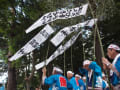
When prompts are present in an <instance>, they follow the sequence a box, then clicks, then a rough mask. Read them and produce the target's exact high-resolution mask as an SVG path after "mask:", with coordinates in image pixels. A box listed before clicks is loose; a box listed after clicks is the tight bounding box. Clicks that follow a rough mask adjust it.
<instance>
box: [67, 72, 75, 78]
mask: <svg viewBox="0 0 120 90" xmlns="http://www.w3.org/2000/svg"><path fill="white" fill-rule="evenodd" d="M73 75H74V73H73V72H72V71H67V78H68V79H71V78H72V77H73Z"/></svg>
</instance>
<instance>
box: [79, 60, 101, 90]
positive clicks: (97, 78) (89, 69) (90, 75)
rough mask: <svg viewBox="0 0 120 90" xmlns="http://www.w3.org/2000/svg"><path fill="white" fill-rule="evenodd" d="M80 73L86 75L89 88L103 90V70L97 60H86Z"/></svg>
mask: <svg viewBox="0 0 120 90" xmlns="http://www.w3.org/2000/svg"><path fill="white" fill-rule="evenodd" d="M80 73H81V74H83V75H85V76H86V84H87V86H88V90H92V89H93V88H94V90H102V71H101V67H100V66H99V65H98V64H97V63H96V62H95V61H90V60H85V61H84V62H83V68H80Z"/></svg>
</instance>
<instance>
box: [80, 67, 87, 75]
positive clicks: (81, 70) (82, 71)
mask: <svg viewBox="0 0 120 90" xmlns="http://www.w3.org/2000/svg"><path fill="white" fill-rule="evenodd" d="M79 71H80V73H81V74H83V75H87V74H88V71H87V70H86V69H84V68H79Z"/></svg>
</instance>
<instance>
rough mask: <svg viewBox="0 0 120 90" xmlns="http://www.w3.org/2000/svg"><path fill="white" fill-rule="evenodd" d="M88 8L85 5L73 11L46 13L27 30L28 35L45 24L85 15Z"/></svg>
mask: <svg viewBox="0 0 120 90" xmlns="http://www.w3.org/2000/svg"><path fill="white" fill-rule="evenodd" d="M87 8H88V4H85V5H83V6H80V7H77V8H73V9H64V10H58V11H55V12H50V13H46V14H45V15H43V16H42V17H41V18H40V19H38V20H37V21H36V22H35V23H34V24H33V25H31V26H30V27H29V28H28V29H27V30H26V33H29V32H31V31H32V30H34V29H36V28H38V27H40V26H42V25H44V24H47V23H50V22H52V21H55V20H57V19H68V18H73V17H77V16H80V15H85V14H86V12H87Z"/></svg>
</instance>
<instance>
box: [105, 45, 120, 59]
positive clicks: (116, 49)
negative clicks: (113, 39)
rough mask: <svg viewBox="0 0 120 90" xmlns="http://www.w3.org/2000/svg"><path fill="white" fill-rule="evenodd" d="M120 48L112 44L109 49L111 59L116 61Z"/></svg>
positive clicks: (108, 53)
mask: <svg viewBox="0 0 120 90" xmlns="http://www.w3.org/2000/svg"><path fill="white" fill-rule="evenodd" d="M119 51H120V47H119V46H118V45H116V44H110V45H109V46H108V48H107V55H108V57H109V58H111V59H114V58H115V57H116V55H117V54H118V53H119Z"/></svg>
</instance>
